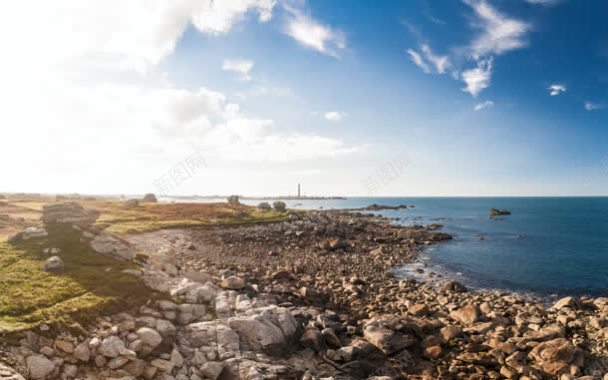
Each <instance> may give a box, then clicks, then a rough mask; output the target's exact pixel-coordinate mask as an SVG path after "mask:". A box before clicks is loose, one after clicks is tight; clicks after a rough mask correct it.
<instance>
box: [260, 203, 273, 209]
mask: <svg viewBox="0 0 608 380" xmlns="http://www.w3.org/2000/svg"><path fill="white" fill-rule="evenodd" d="M258 209H260V210H264V211H268V210H270V209H271V207H270V203H268V202H262V203H260V204H259V205H258Z"/></svg>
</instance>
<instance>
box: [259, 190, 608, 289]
mask: <svg viewBox="0 0 608 380" xmlns="http://www.w3.org/2000/svg"><path fill="white" fill-rule="evenodd" d="M251 203H258V201H252V202H251ZM371 203H378V204H388V205H397V204H408V205H413V206H415V208H413V209H407V210H398V211H382V212H377V213H380V214H382V215H384V216H387V217H391V218H399V220H396V221H395V222H396V223H403V224H428V223H441V224H443V225H444V227H443V230H444V231H445V232H448V233H451V234H452V235H454V240H453V241H450V242H446V243H441V244H439V245H436V246H433V247H431V248H429V249H427V250H426V251H425V253H424V259H425V260H426V261H427V262H428V263H429V264H430V265H432V266H434V267H435V268H436V269H437V270H439V271H441V270H443V271H446V272H448V273H450V274H453V275H456V276H459V279H461V280H462V281H463V282H465V283H467V284H468V285H469V286H473V287H482V288H499V289H508V290H511V291H518V292H532V293H536V294H539V295H548V294H553V293H557V294H589V295H595V296H599V295H608V197H581V198H576V197H568V198H561V197H540V198H539V197H531V198H417V197H414V198H349V199H346V200H310V201H307V200H302V201H288V202H287V204H288V207H297V208H307V209H317V208H320V207H323V208H356V207H363V206H367V205H368V204H371ZM493 207H494V208H501V209H502V208H506V209H508V210H510V211H512V215H510V216H506V217H500V218H489V217H488V210H489V209H490V208H493ZM480 235H481V236H483V238H484V239H483V240H480V239H479V238H478V237H479V236H480Z"/></svg>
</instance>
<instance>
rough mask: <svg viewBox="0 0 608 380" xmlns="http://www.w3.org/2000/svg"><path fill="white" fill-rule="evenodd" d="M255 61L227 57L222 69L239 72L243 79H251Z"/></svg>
mask: <svg viewBox="0 0 608 380" xmlns="http://www.w3.org/2000/svg"><path fill="white" fill-rule="evenodd" d="M253 65H254V63H253V61H250V60H248V59H225V60H224V63H223V64H222V70H224V71H232V72H235V73H237V74H239V76H240V78H241V79H243V80H247V81H248V80H251V74H250V73H251V69H253Z"/></svg>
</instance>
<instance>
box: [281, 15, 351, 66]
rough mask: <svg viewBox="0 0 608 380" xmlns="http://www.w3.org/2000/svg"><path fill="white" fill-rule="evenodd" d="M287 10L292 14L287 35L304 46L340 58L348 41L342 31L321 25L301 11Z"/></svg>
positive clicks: (287, 27)
mask: <svg viewBox="0 0 608 380" xmlns="http://www.w3.org/2000/svg"><path fill="white" fill-rule="evenodd" d="M287 10H288V11H289V12H290V13H291V18H290V19H289V21H288V22H287V26H286V29H285V33H287V34H288V35H289V36H291V37H292V38H293V39H295V40H296V41H298V42H299V43H300V44H302V45H303V46H305V47H307V48H309V49H313V50H316V51H318V52H320V53H323V54H327V55H331V56H333V57H338V56H339V55H338V52H339V51H340V50H342V49H345V48H346V39H345V38H344V34H343V33H342V32H341V31H339V30H335V29H333V28H332V27H330V26H329V25H323V24H321V23H319V22H318V21H316V20H314V19H313V18H311V17H310V16H307V15H305V14H304V13H302V11H300V10H297V9H292V8H287Z"/></svg>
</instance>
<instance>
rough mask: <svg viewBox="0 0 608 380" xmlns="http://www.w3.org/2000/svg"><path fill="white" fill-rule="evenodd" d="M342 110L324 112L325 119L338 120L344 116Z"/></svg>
mask: <svg viewBox="0 0 608 380" xmlns="http://www.w3.org/2000/svg"><path fill="white" fill-rule="evenodd" d="M344 115H345V113H344V112H338V111H330V112H326V113H325V119H327V120H329V121H340V120H342V118H343V117H344Z"/></svg>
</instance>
